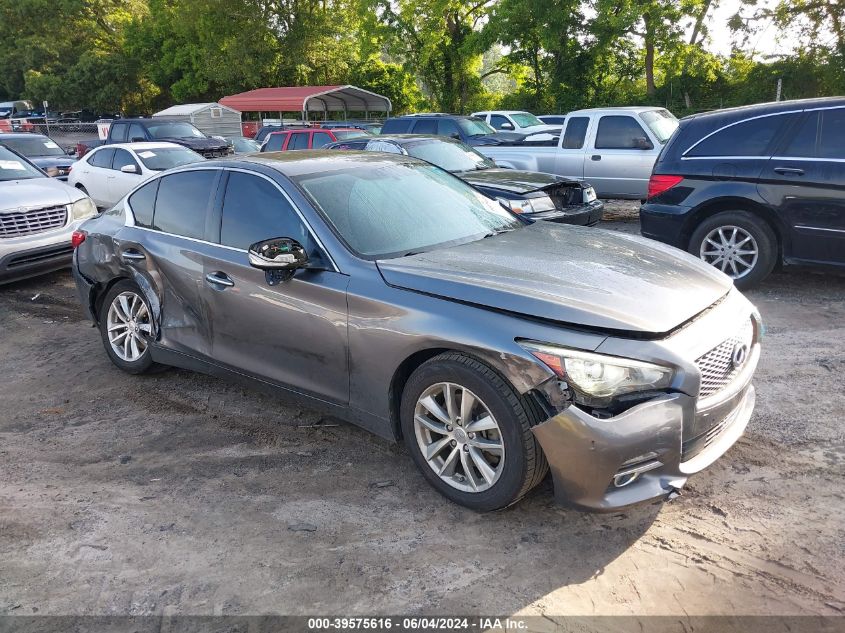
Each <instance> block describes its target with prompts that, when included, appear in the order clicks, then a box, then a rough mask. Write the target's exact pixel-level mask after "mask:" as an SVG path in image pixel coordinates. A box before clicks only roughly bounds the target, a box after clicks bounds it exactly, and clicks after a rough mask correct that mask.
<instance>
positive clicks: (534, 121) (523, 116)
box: [511, 112, 545, 127]
mask: <svg viewBox="0 0 845 633" xmlns="http://www.w3.org/2000/svg"><path fill="white" fill-rule="evenodd" d="M511 118H512V119H513V120H514V121H516V124H517V125H518V126H519V127H531V126H532V125H545V123H543V122H542V121H541V120H540V119H538V118H537V117H535V116H534V115H533V114H531V113H530V112H516V113H515V114H511Z"/></svg>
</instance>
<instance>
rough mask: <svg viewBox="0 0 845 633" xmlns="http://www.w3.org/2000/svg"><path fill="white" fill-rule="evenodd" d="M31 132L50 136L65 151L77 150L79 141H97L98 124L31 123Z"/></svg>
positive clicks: (77, 122)
mask: <svg viewBox="0 0 845 633" xmlns="http://www.w3.org/2000/svg"><path fill="white" fill-rule="evenodd" d="M30 125H31V126H32V128H31V129H30V130H29V131H30V132H35V133H36V134H43V135H44V136H49V137H50V138H51V139H52V140H53V141H54V142H55V143H56V144H57V145H58V146H59V147H61V148H62V149H64V150H68V149H76V144H77V143H78V142H79V141H85V140H95V139H98V138H99V136H98V134H97V124H96V123H82V122H79V121H76V122H70V123H67V122H63V123H53V122H49V121H48V122H45V123H30Z"/></svg>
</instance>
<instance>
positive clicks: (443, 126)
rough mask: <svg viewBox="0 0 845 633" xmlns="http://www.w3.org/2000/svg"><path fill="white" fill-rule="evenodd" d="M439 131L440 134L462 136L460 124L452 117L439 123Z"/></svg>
mask: <svg viewBox="0 0 845 633" xmlns="http://www.w3.org/2000/svg"><path fill="white" fill-rule="evenodd" d="M437 133H438V134H439V135H440V136H451V137H452V138H461V131H460V130H459V129H458V124H457V123H455V122H454V121H452V120H451V119H441V120H440V121H439V122H438V123H437Z"/></svg>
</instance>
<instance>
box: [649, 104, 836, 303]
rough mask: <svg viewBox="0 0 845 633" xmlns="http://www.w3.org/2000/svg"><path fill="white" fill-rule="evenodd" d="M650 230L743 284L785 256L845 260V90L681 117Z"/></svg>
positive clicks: (658, 183) (655, 177) (815, 261)
mask: <svg viewBox="0 0 845 633" xmlns="http://www.w3.org/2000/svg"><path fill="white" fill-rule="evenodd" d="M640 217H641V220H642V234H643V235H644V236H645V237H650V238H652V239H656V240H660V241H661V242H666V243H667V244H672V245H673V246H677V247H678V248H682V249H684V250H687V251H689V252H690V253H692V254H694V255H696V256H698V257H701V258H702V259H703V260H704V261H706V262H708V263H710V264H713V265H714V266H716V267H717V268H719V269H720V270H722V271H723V272H724V273H726V274H728V275H729V276H731V277H733V279H734V281H735V284H736V285H737V286H738V287H740V288H747V287H749V286H752V285H754V284H756V283H758V282H760V281H762V280H763V279H764V278H765V277H766V276H767V275H768V274H769V273H770V272H771V271H772V269H773V268H774V267H775V265H777V264H802V265H813V266H819V265H823V266H836V267H843V268H845V98H843V97H834V98H828V99H806V100H800V101H781V102H778V103H764V104H760V105H754V106H746V107H742V108H732V109H728V110H720V111H717V112H710V113H706V114H698V115H694V116H691V117H687V118H685V119H683V120H681V123H680V126H679V127H678V129H677V130H676V132H675V134H674V135H673V136H672V138H671V139H670V140H669V141H668V142H667V143H666V146H665V147H664V148H663V151H662V152H661V153H660V156H659V158H658V159H657V162H656V163H655V166H654V171H653V173H652V176H651V180H650V182H649V190H648V199H647V201H646V203H645V204H644V205H643V207H642V209H641V211H640Z"/></svg>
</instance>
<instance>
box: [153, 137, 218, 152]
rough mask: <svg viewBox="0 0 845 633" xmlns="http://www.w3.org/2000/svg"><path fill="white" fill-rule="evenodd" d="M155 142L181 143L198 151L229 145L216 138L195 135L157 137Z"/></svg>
mask: <svg viewBox="0 0 845 633" xmlns="http://www.w3.org/2000/svg"><path fill="white" fill-rule="evenodd" d="M156 143H176V144H177V145H183V146H184V147H187V148H188V149H193V150H200V151H202V150H212V149H225V148H227V147H228V146H229V145H228V144H227V143H226V141H221V140H219V139H216V138H199V137H196V136H191V137H187V138H175V137H174V138H170V137H168V138H157V139H156Z"/></svg>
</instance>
